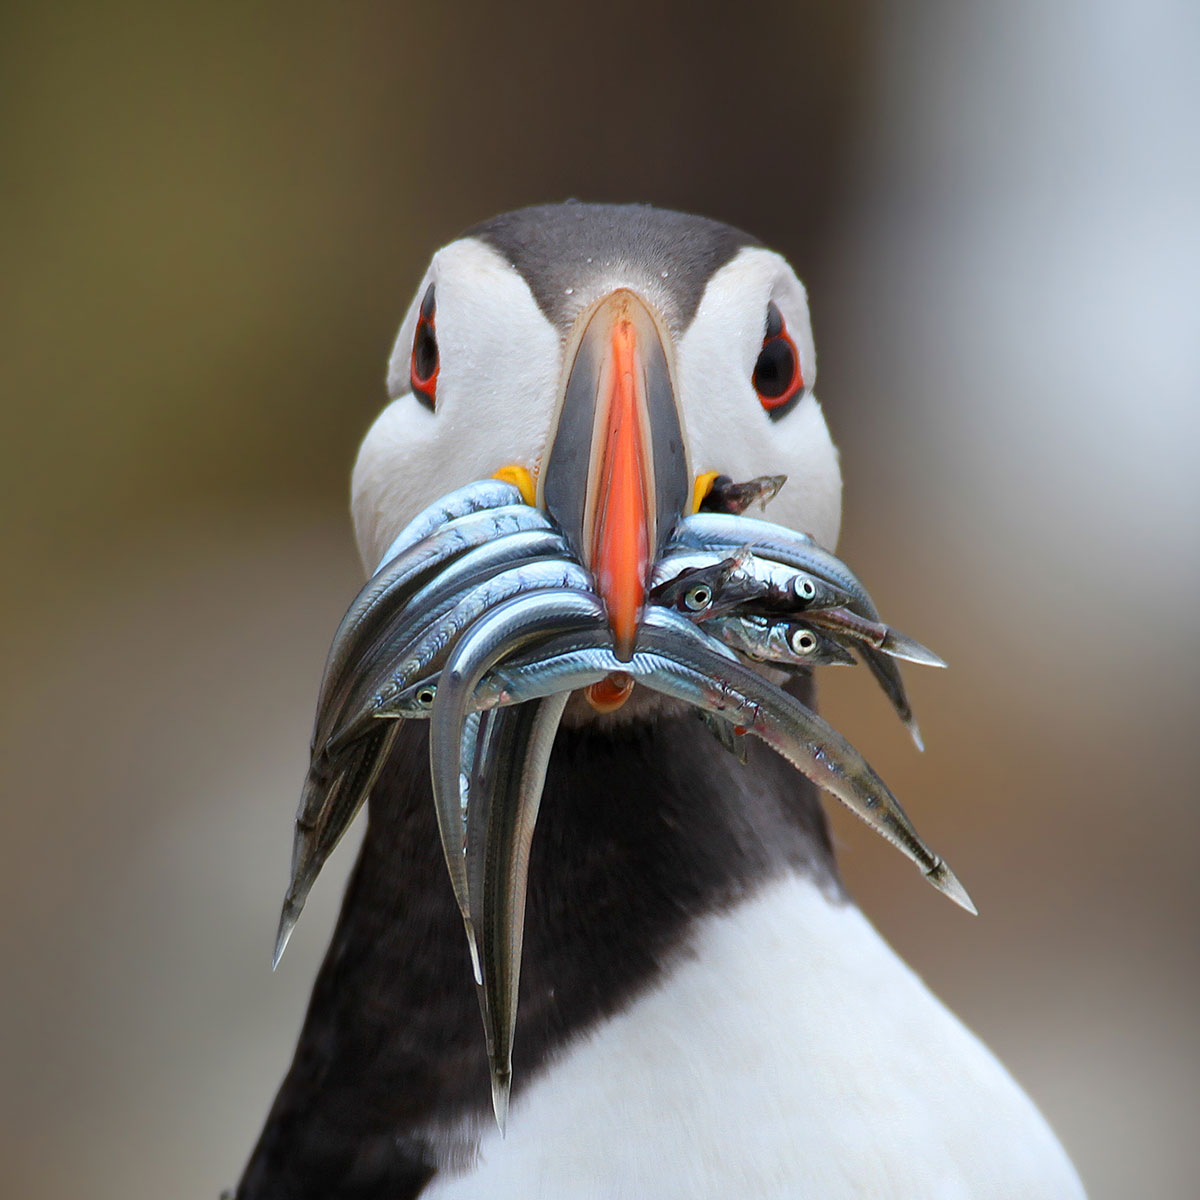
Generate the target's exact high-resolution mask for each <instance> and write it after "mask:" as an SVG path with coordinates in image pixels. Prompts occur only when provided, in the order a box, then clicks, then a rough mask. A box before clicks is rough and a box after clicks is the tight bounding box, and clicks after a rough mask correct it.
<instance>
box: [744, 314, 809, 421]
mask: <svg viewBox="0 0 1200 1200" xmlns="http://www.w3.org/2000/svg"><path fill="white" fill-rule="evenodd" d="M752 379H753V382H754V390H755V391H756V392H757V393H758V402H759V403H760V404H761V405H762V406H763V408H764V409H765V410H766V413H767V416H769V417H770V418H771V420H773V421H777V420H779V418H780V417H782V416H785V415H786V414H787V413H789V412H791V410H792V409H793V408H794V407H795V406H796V402H797V401H798V400H799V399H800V397H801V396H802V395H803V394H804V376H803V375H802V374H801V371H800V355H799V353H798V352H797V350H796V343H795V342H793V341H792V339H791V335H790V334H789V333H788V331H787V324H786V322H785V321H784V319H783V313H781V312H780V311H779V306H778V305H777V304H776V303H775V301H774V300H772V301H771V302H770V303H769V304H768V305H767V323H766V328H765V330H764V331H763V343H762V349H761V350H760V351H759V352H758V361H757V362H756V363H755V364H754V374H753V376H752Z"/></svg>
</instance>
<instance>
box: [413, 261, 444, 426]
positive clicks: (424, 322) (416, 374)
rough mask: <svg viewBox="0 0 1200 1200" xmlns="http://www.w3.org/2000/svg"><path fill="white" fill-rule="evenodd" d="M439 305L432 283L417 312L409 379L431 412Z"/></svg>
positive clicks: (435, 389) (434, 384)
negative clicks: (436, 319)
mask: <svg viewBox="0 0 1200 1200" xmlns="http://www.w3.org/2000/svg"><path fill="white" fill-rule="evenodd" d="M436 316H437V306H436V304H435V303H434V296H433V284H432V283H431V284H430V285H429V287H427V288H426V289H425V295H424V296H423V297H422V299H421V311H420V313H419V314H418V315H417V332H416V333H415V334H414V335H413V348H412V363H411V365H410V367H409V380H410V382H411V383H412V390H413V395H414V396H416V398H417V399H418V400H420V401H421V403H422V404H424V405H425V407H426V408H428V409H429V411H430V412H432V411H433V407H434V402H435V401H436V399H437V377H438V369H439V367H440V365H441V364H440V362H439V360H438V344H437V329H436V321H435V318H436Z"/></svg>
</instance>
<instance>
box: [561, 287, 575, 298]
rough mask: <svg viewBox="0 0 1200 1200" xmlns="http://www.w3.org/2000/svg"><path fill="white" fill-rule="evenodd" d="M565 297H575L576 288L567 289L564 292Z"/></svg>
mask: <svg viewBox="0 0 1200 1200" xmlns="http://www.w3.org/2000/svg"><path fill="white" fill-rule="evenodd" d="M563 295H564V296H573V295H575V289H574V288H567V289H566V290H565V291H564V292H563Z"/></svg>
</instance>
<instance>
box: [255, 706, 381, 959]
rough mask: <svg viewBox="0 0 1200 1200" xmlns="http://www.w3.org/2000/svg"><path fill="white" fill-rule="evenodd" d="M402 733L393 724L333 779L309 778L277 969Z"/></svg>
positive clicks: (358, 749)
mask: <svg viewBox="0 0 1200 1200" xmlns="http://www.w3.org/2000/svg"><path fill="white" fill-rule="evenodd" d="M399 732H400V726H399V724H394V725H390V726H385V727H384V728H383V729H381V730H379V731H377V732H374V733H373V734H372V735H371V736H370V737H369V738H363V739H362V741H361V742H359V743H358V744H356V745H355V746H353V747H352V748H351V752H350V753H349V754H347V755H345V756H343V758H342V759H341V760H340V761H339V764H338V766H337V768H336V774H335V775H334V777H333V778H332V779H329V778H321V777H319V776H314V774H313V773H312V772H310V774H309V776H308V777H307V778H306V779H305V782H304V789H303V792H302V793H301V799H300V811H299V813H298V814H297V816H296V829H295V833H294V835H293V838H292V869H291V877H290V880H289V882H288V889H287V893H286V894H285V896H284V899H283V911H282V912H281V913H280V917H279V929H278V932H277V933H276V935H275V953H274V957H273V958H272V961H271V967H272V969H274V968H275V967H277V966H278V965H279V960H280V958H282V957H283V952H284V950H285V949H286V948H287V944H288V939H289V938H290V937H291V936H292V930H293V929H295V927H296V922H297V921H299V919H300V914H301V912H303V910H304V904H305V901H306V900H307V899H308V893H309V892H310V891H311V890H312V885H313V883H314V882H315V881H316V878H317V876H318V875H319V874H320V872H321V868H322V867H323V866H324V865H325V863H326V861H327V860H328V858H329V856H330V854H332V853H333V850H334V848H335V847H336V846H337V844H338V842H339V841H341V839H342V835H343V834H344V833H345V832H346V830H347V829H348V828H349V826H350V822H351V821H353V820H354V817H355V816H356V815H357V813H358V810H359V809H360V808H361V807H362V806H363V804H364V803H365V802H366V800H367V798H368V797H369V796H370V794H371V789H372V788H373V787H374V786H375V781H376V780H377V779H378V778H379V773H380V771H382V770H383V767H384V765H385V764H386V762H387V758H388V754H389V753H390V752H391V748H392V745H393V743H394V742H395V740H396V735H397V734H398V733H399Z"/></svg>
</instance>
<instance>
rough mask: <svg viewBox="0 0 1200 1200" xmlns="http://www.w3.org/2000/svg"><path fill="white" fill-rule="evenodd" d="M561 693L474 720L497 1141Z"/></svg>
mask: <svg viewBox="0 0 1200 1200" xmlns="http://www.w3.org/2000/svg"><path fill="white" fill-rule="evenodd" d="M568 698H569V695H568V693H565V692H563V693H560V694H558V695H555V696H550V697H547V698H545V699H542V700H535V701H533V702H532V703H530V704H522V705H519V706H517V707H515V708H507V709H497V710H493V711H491V712H488V713H484V714H482V715H483V717H484V719H485V721H486V722H487V723H488V724H489V725H490V729H488V731H487V742H486V746H485V745H483V744H481V746H480V753H479V755H478V757H477V758H476V761H475V768H474V770H473V771H472V772H471V786H470V795H469V799H468V803H467V814H468V816H467V822H468V829H467V881H468V894H469V904H470V919H471V925H472V926H473V928H474V929H475V931H476V938H477V941H478V958H479V967H480V973H479V979H480V997H479V1007H480V1012H481V1014H482V1017H483V1026H484V1035H485V1038H486V1041H487V1051H488V1065H489V1068H490V1072H491V1080H492V1106H493V1109H494V1111H495V1114H496V1123H497V1124H498V1125H499V1127H500V1132H501V1133H502V1134H503V1132H504V1126H505V1121H506V1118H507V1114H508V1097H509V1092H510V1090H511V1087H512V1047H513V1035H514V1032H515V1029H516V1020H517V993H518V989H519V985H520V980H521V949H522V944H523V941H524V931H525V896H526V888H527V883H528V879H529V849H530V845H531V843H532V841H533V831H534V826H535V825H536V823H537V815H538V808H539V806H540V804H541V797H542V787H543V785H544V783H545V778H546V767H547V765H548V763H549V761H550V752H551V750H552V748H553V746H554V736H555V733H556V732H557V730H558V725H559V721H560V720H561V719H562V714H563V709H564V708H565V707H566V703H567V700H568Z"/></svg>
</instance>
